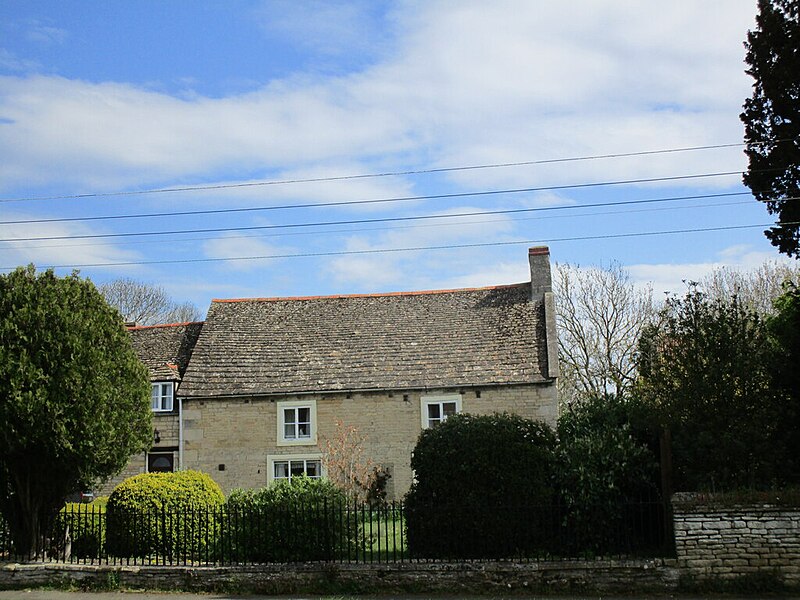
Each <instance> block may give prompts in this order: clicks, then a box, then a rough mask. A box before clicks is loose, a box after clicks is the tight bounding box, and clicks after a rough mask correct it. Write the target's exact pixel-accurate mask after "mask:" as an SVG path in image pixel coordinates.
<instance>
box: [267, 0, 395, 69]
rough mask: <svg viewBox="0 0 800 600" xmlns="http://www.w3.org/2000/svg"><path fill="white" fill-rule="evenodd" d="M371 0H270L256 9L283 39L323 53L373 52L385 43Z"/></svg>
mask: <svg viewBox="0 0 800 600" xmlns="http://www.w3.org/2000/svg"><path fill="white" fill-rule="evenodd" d="M372 8H374V6H373V5H372V3H371V2H369V1H367V2H355V1H352V0H349V1H347V2H343V1H334V0H324V1H323V0H310V1H306V2H294V1H292V0H270V1H269V2H266V3H264V4H263V6H262V7H261V8H260V9H259V10H257V11H256V16H257V19H258V23H259V25H260V26H261V27H262V29H263V30H264V32H265V33H266V34H268V35H269V36H271V37H279V38H281V39H282V40H283V41H284V43H287V44H290V45H294V46H302V47H305V48H309V49H311V50H313V51H314V52H317V53H319V54H323V55H332V56H343V55H347V54H352V53H354V52H367V51H368V52H374V51H375V48H376V47H379V46H383V45H385V40H383V39H382V38H381V36H380V35H378V33H377V31H376V28H375V23H374V21H373V19H374V16H373V15H372V14H371V9H372Z"/></svg>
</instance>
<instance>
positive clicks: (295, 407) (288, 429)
mask: <svg viewBox="0 0 800 600" xmlns="http://www.w3.org/2000/svg"><path fill="white" fill-rule="evenodd" d="M277 421H278V445H279V446H313V445H315V444H316V443H317V402H316V400H307V401H304V402H278V419H277Z"/></svg>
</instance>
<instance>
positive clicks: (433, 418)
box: [421, 394, 461, 429]
mask: <svg viewBox="0 0 800 600" xmlns="http://www.w3.org/2000/svg"><path fill="white" fill-rule="evenodd" d="M421 401H422V428H423V429H429V428H431V427H436V426H437V425H438V424H439V423H442V422H444V421H446V420H447V417H450V416H452V415H456V414H458V413H460V412H461V395H460V394H453V395H449V396H422V399H421Z"/></svg>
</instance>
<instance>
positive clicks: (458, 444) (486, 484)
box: [405, 414, 556, 558]
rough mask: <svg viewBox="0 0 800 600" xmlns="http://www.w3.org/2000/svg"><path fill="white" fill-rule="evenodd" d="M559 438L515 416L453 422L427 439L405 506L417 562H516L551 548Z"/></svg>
mask: <svg viewBox="0 0 800 600" xmlns="http://www.w3.org/2000/svg"><path fill="white" fill-rule="evenodd" d="M555 443H556V438H555V435H554V434H553V431H552V430H551V429H550V427H549V426H548V425H547V424H545V423H542V422H537V421H531V420H528V419H523V418H522V417H519V416H517V415H511V414H493V415H470V414H460V415H454V416H452V417H449V418H448V419H447V420H446V421H445V422H443V423H441V424H440V425H438V426H437V427H434V428H432V429H427V430H425V431H423V432H422V434H421V435H420V437H419V441H418V442H417V446H416V448H415V449H414V454H413V456H412V459H411V468H412V469H414V472H415V475H416V480H415V481H414V483H413V484H412V486H411V490H410V491H409V492H408V495H407V496H406V500H405V506H406V515H407V526H408V547H409V550H410V551H411V553H412V556H415V557H436V558H484V557H500V556H511V555H514V554H516V553H518V552H519V551H523V550H524V551H530V549H531V548H534V547H537V545H542V546H546V545H547V544H548V540H547V539H546V536H547V535H548V532H550V531H552V530H553V527H552V526H551V524H550V523H549V522H546V520H547V519H549V518H550V517H551V514H550V512H549V511H548V510H546V509H547V508H549V506H550V505H551V503H552V501H553V497H554V491H553V488H552V481H553V466H554V448H555Z"/></svg>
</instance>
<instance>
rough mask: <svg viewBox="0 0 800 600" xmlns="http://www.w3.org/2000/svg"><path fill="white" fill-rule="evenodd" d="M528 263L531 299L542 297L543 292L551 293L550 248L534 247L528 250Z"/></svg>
mask: <svg viewBox="0 0 800 600" xmlns="http://www.w3.org/2000/svg"><path fill="white" fill-rule="evenodd" d="M528 262H529V263H530V267H531V299H533V300H538V299H541V298H542V297H544V294H545V292H552V291H553V283H552V280H551V278H550V248H548V247H547V246H534V247H533V248H529V249H528Z"/></svg>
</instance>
